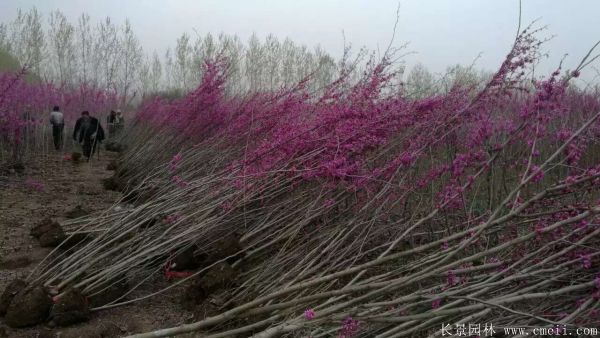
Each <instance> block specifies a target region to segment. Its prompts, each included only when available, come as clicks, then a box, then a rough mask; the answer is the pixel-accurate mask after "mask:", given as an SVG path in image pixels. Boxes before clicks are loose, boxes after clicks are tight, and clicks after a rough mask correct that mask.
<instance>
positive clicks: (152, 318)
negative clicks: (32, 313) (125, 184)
mask: <svg viewBox="0 0 600 338" xmlns="http://www.w3.org/2000/svg"><path fill="white" fill-rule="evenodd" d="M63 156H64V154H56V153H55V154H51V155H45V156H41V157H39V158H37V159H35V160H33V161H28V163H26V164H25V168H24V170H23V171H22V172H18V171H16V172H15V171H11V172H9V173H6V172H5V173H0V262H1V263H0V292H1V291H3V290H4V288H5V286H6V285H7V284H8V283H9V282H10V281H12V280H13V279H15V278H16V277H26V276H27V275H28V274H29V272H31V270H32V269H34V268H35V266H36V265H37V264H38V263H39V262H40V261H41V260H42V259H43V258H44V257H45V256H46V255H47V254H48V253H49V252H50V250H51V249H46V248H41V247H40V246H39V244H38V243H37V241H36V240H35V238H33V237H31V236H30V235H29V231H30V229H31V227H32V226H33V225H34V224H36V223H37V222H39V221H41V220H42V219H44V218H46V217H52V218H53V219H55V220H57V221H59V222H60V221H63V220H65V219H66V218H67V213H68V212H69V211H71V210H73V209H74V208H76V207H77V206H80V207H81V209H82V210H84V211H86V212H93V211H99V210H103V209H106V208H107V207H109V206H111V205H113V203H115V201H117V200H118V199H119V197H120V193H117V192H113V191H106V190H104V189H103V188H102V183H101V180H102V179H103V178H107V177H110V176H111V175H112V172H111V171H108V170H106V167H107V164H108V163H109V162H110V161H111V160H112V159H114V158H115V156H116V155H115V154H114V153H106V152H103V153H102V156H101V157H100V159H99V160H97V159H95V160H94V161H93V162H92V163H91V164H88V163H80V164H74V163H73V162H72V161H67V160H65V159H64V158H63ZM166 283H167V282H166V281H162V280H157V281H155V283H154V284H153V286H152V287H153V288H159V287H161V286H164V285H166ZM181 291H182V290H181V289H177V288H176V289H173V291H172V292H169V293H168V294H164V295H160V296H158V297H154V298H152V299H150V300H147V301H142V302H138V303H134V304H132V305H128V306H124V307H120V308H116V309H111V310H107V311H101V312H94V313H92V314H91V318H90V320H89V321H87V322H85V323H81V324H77V325H74V326H71V327H68V328H51V327H48V326H47V325H39V326H36V327H32V328H27V329H17V330H15V329H11V328H9V327H7V326H6V325H5V324H4V321H3V319H0V337H86V338H87V337H122V336H126V335H128V334H132V333H140V332H146V331H150V330H155V329H160V328H165V327H171V326H176V325H181V324H183V323H186V322H191V321H192V313H191V312H189V311H186V310H184V309H183V308H182V307H181V305H180V303H181Z"/></svg>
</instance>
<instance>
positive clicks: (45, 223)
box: [29, 218, 60, 238]
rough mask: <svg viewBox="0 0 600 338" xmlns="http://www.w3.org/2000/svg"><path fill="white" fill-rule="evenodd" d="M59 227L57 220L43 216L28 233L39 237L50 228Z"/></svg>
mask: <svg viewBox="0 0 600 338" xmlns="http://www.w3.org/2000/svg"><path fill="white" fill-rule="evenodd" d="M56 227H60V224H58V222H55V221H53V220H52V219H51V218H45V219H43V220H42V221H40V222H39V223H37V224H36V225H34V226H33V228H31V231H30V233H29V234H30V235H31V236H33V237H36V238H39V237H40V236H41V235H42V234H43V233H45V232H48V231H49V230H51V229H52V228H56Z"/></svg>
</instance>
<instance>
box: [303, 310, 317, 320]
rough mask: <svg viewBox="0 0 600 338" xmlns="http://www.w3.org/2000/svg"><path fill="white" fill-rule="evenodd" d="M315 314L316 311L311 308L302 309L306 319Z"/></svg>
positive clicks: (310, 318) (313, 316)
mask: <svg viewBox="0 0 600 338" xmlns="http://www.w3.org/2000/svg"><path fill="white" fill-rule="evenodd" d="M315 316H316V313H315V310H313V309H307V310H306V311H304V318H306V320H312V319H314V318H315Z"/></svg>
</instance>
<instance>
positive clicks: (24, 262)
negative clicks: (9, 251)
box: [0, 254, 31, 270]
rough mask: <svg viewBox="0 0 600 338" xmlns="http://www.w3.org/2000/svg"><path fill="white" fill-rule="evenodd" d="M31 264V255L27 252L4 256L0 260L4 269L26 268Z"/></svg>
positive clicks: (0, 264)
mask: <svg viewBox="0 0 600 338" xmlns="http://www.w3.org/2000/svg"><path fill="white" fill-rule="evenodd" d="M29 264H31V259H30V258H29V255H26V254H14V255H10V256H6V257H3V258H2V259H1V260H0V269H3V270H13V269H19V268H24V267H26V266H28V265H29Z"/></svg>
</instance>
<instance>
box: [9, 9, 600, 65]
mask: <svg viewBox="0 0 600 338" xmlns="http://www.w3.org/2000/svg"><path fill="white" fill-rule="evenodd" d="M398 3H400V21H399V25H398V29H397V35H396V40H395V45H397V46H399V45H402V44H404V43H407V42H408V43H410V44H409V50H410V51H414V52H416V54H415V55H411V56H409V57H407V61H408V63H409V64H414V62H416V61H419V62H422V63H423V64H425V65H426V66H427V67H428V68H429V69H431V70H433V71H435V72H440V71H443V70H444V69H445V68H446V66H448V65H451V64H456V63H460V64H470V63H471V62H472V61H473V60H474V59H475V58H476V57H477V55H479V54H480V53H482V57H481V58H480V59H479V60H478V63H477V64H478V66H479V67H481V68H484V69H487V70H492V69H495V68H496V67H497V66H498V65H499V64H500V62H501V60H502V58H503V57H504V56H505V55H506V53H507V52H508V49H509V48H510V46H511V43H512V40H513V39H514V36H515V32H516V28H517V22H518V0H401V1H397V0H102V1H89V0H43V1H42V0H38V1H35V0H0V21H2V22H7V21H10V20H11V19H12V18H13V17H14V15H15V12H16V10H17V8H19V7H20V8H23V9H28V8H30V7H32V6H36V7H37V8H38V9H39V10H40V11H41V12H42V13H44V14H47V13H48V12H50V11H51V10H54V9H60V10H61V11H62V12H63V13H65V14H66V15H67V17H68V18H70V19H71V20H72V22H73V23H74V22H75V20H76V18H77V16H79V15H80V14H81V13H82V12H86V13H88V14H89V15H90V16H91V17H92V19H93V20H94V21H97V20H100V19H102V18H103V17H106V16H110V17H111V18H113V19H114V20H116V21H118V22H122V21H124V20H125V18H129V19H130V20H131V23H132V25H133V27H134V29H135V31H136V33H137V35H138V36H139V38H140V40H141V42H142V44H143V46H144V48H145V50H146V51H149V52H152V51H153V50H157V51H158V52H159V53H161V54H162V53H163V52H164V51H165V50H166V48H167V47H169V46H171V47H172V46H174V44H175V40H176V39H177V37H179V36H180V35H181V34H182V33H183V32H188V33H190V34H192V35H194V34H195V33H194V31H197V32H198V33H199V34H205V33H207V32H211V33H213V34H218V33H220V32H225V33H229V34H237V35H238V36H240V37H241V38H242V39H244V40H245V39H247V38H248V37H249V36H250V35H251V34H252V32H255V33H257V34H258V35H259V36H261V37H264V36H266V35H267V34H269V33H273V34H275V35H276V36H278V37H281V38H285V37H290V38H292V39H293V40H294V41H296V42H298V43H302V44H306V45H309V46H315V45H317V44H319V45H321V46H322V47H323V48H324V49H326V50H327V51H329V52H330V53H331V54H332V55H334V56H339V55H341V52H342V50H343V35H342V31H343V32H344V34H345V36H346V40H347V41H348V42H351V43H352V45H353V46H354V47H356V48H359V47H361V46H366V47H367V48H370V49H377V48H378V47H379V48H380V49H385V47H386V46H387V45H388V43H389V41H390V38H391V36H392V31H393V26H394V22H395V20H396V13H395V12H396V7H397V6H398ZM599 16H600V1H599V0H524V1H523V22H524V23H525V24H527V23H529V22H531V21H532V20H534V19H538V18H539V19H540V20H539V25H540V26H542V25H545V26H548V29H547V30H546V31H545V34H546V35H547V36H555V37H554V39H553V40H552V41H551V42H549V43H548V44H547V45H546V47H545V50H546V51H548V52H550V54H551V58H550V59H549V60H547V61H546V62H545V63H544V64H543V68H545V70H549V69H550V68H551V67H555V66H556V65H558V63H559V61H560V59H561V58H562V57H563V56H564V55H565V54H567V53H568V54H569V56H568V57H567V59H566V64H567V66H569V65H573V64H575V63H576V62H578V61H579V60H580V58H581V57H583V56H584V55H585V53H586V52H587V50H588V49H589V48H590V47H591V46H592V45H593V44H594V43H595V42H596V41H597V40H599V39H600V25H598V17H599Z"/></svg>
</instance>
